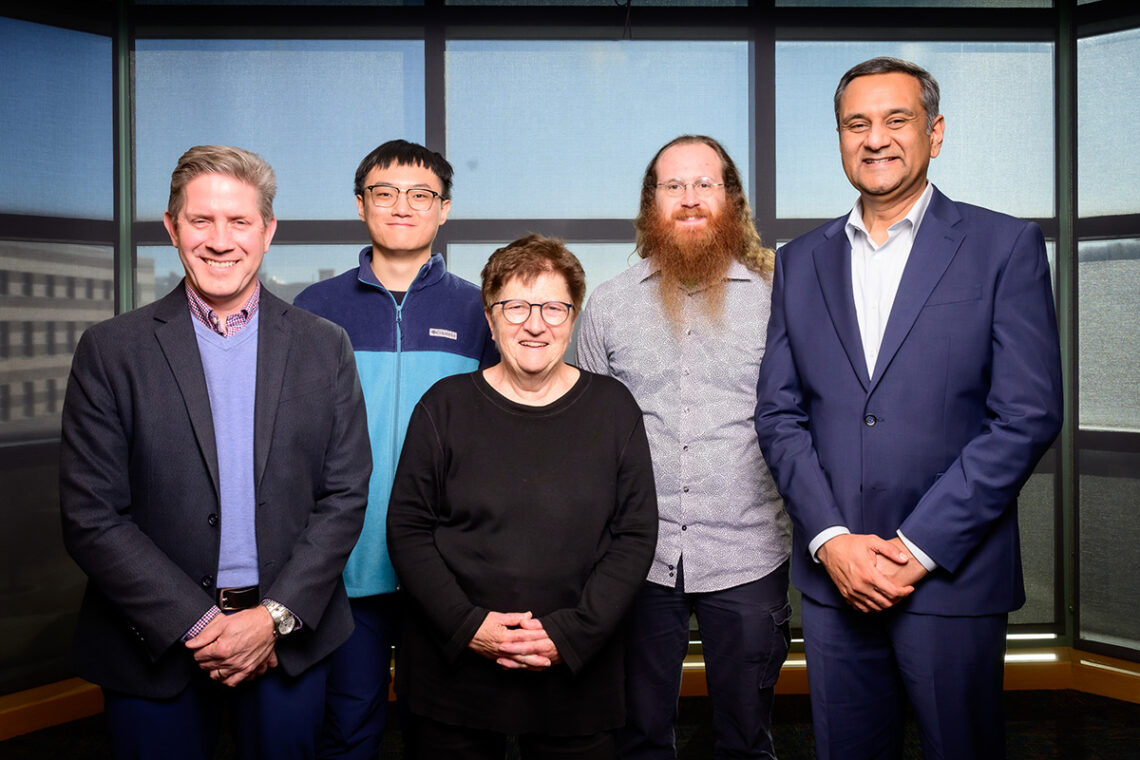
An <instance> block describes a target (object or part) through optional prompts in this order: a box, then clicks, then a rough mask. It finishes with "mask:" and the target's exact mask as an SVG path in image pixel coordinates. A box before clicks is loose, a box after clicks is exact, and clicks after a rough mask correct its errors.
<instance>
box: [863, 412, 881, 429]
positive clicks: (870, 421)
mask: <svg viewBox="0 0 1140 760" xmlns="http://www.w3.org/2000/svg"><path fill="white" fill-rule="evenodd" d="M878 421H879V418H878V417H876V416H875V415H873V414H868V415H867V416H866V417H864V418H863V424H864V425H866V426H867V427H875V423H877V422H878Z"/></svg>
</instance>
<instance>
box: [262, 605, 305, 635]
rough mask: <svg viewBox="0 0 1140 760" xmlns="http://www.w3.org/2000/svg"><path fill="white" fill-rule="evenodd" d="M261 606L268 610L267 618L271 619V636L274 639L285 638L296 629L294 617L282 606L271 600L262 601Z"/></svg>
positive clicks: (295, 618)
mask: <svg viewBox="0 0 1140 760" xmlns="http://www.w3.org/2000/svg"><path fill="white" fill-rule="evenodd" d="M261 606H262V607H264V608H265V609H267V610H269V616H270V617H272V618H273V635H274V636H275V637H277V638H280V637H282V636H287V635H289V634H290V633H292V632H293V629H294V628H296V627H297V617H296V615H294V614H293V613H292V612H290V611H289V609H288V608H287V607H286V606H285V605H284V604H281V603H280V602H275V601H273V600H272V599H262V600H261Z"/></svg>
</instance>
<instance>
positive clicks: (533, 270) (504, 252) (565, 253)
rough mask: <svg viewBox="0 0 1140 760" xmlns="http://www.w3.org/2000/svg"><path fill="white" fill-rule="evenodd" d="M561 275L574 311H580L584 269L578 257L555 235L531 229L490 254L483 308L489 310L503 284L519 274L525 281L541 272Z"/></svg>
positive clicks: (484, 269)
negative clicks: (537, 232)
mask: <svg viewBox="0 0 1140 760" xmlns="http://www.w3.org/2000/svg"><path fill="white" fill-rule="evenodd" d="M548 272H549V273H553V274H559V275H562V279H564V280H565V281H566V288H567V290H569V291H570V300H571V301H572V302H573V304H574V311H575V312H578V313H581V311H582V301H583V299H585V297H586V272H585V271H584V270H583V269H582V263H581V262H580V261H578V257H577V256H575V255H574V254H572V253H570V251H569V249H568V248H566V244H565V243H563V242H562V241H561V240H559V239H558V238H550V237H544V236H542V235H537V234H535V233H531V234H529V235H527V236H525V237H521V238H519V239H518V240H515V241H513V242H510V243H507V244H506V245H505V246H503V247H502V248H500V249H499V250H497V251H495V252H494V253H492V254H491V258H489V259H487V263H486V265H484V267H483V275H482V276H483V308H484V309H485V310H486V311H488V312H489V311H490V310H491V304H492V303H494V302H495V299H496V298H497V297H498V295H499V293H500V292H501V291H502V289H503V287H504V286H505V285H506V284H507V283H508V282H510V281H511V280H512V279H513V278H515V277H518V278H519V279H520V280H522V281H523V282H524V283H531V282H534V280H535V278H536V277H538V276H539V275H541V274H546V273H548Z"/></svg>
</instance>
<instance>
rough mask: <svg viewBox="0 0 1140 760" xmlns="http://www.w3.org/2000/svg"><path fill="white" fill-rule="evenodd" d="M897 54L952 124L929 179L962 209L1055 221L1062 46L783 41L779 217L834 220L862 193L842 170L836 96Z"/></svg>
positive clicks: (778, 87) (779, 102) (778, 48)
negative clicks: (935, 94) (863, 71)
mask: <svg viewBox="0 0 1140 760" xmlns="http://www.w3.org/2000/svg"><path fill="white" fill-rule="evenodd" d="M880 55H891V56H896V57H899V58H905V59H907V60H911V61H914V62H915V63H917V64H919V65H920V66H922V67H923V68H925V69H926V70H927V71H929V72H930V73H931V74H932V75H933V76H934V78H935V79H937V80H938V83H939V85H940V88H941V91H942V98H941V104H940V110H941V111H942V113H943V114H944V115H945V117H946V137H945V142H944V143H943V146H942V153H941V154H940V155H939V156H938V157H937V158H935V159H933V160H932V161H931V164H930V175H929V176H930V179H931V181H932V182H934V184H936V185H937V186H938V188H939V189H940V190H942V191H943V192H944V193H946V194H947V195H948V196H950V197H951V198H953V199H954V200H958V201H965V202H968V203H974V204H977V205H980V206H986V207H989V208H992V209H996V210H998V211H1003V212H1005V213H1007V214H1013V215H1014V216H1020V217H1051V216H1053V215H1054V210H1053V209H1054V193H1053V186H1054V177H1053V160H1054V159H1053V156H1054V145H1053V142H1054V140H1053V120H1054V116H1053V46H1052V45H1051V44H1049V43H1044V42H798V41H796V42H793V41H788V42H778V43H777V44H776V117H775V118H776V189H777V195H776V214H777V215H778V216H780V217H782V218H795V217H808V218H812V217H825V218H826V217H834V216H839V215H840V214H842V213H844V212H846V211H848V210H850V208H851V206H852V204H853V203H854V202H855V199H856V198H857V197H858V193H857V192H856V191H855V189H854V188H853V187H852V186H851V184H850V183H849V182H848V181H847V178H846V176H845V175H844V174H843V169H842V166H841V165H840V161H839V147H838V138H837V136H836V132H835V111H834V108H833V106H832V97H833V95H834V93H835V87H836V85H837V84H838V83H839V78H840V77H841V76H842V75H843V73H844V72H845V71H847V69H849V68H851V67H852V66H854V65H855V64H857V63H859V62H860V61H864V60H866V59H868V58H873V57H875V56H880Z"/></svg>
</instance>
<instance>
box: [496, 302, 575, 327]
mask: <svg viewBox="0 0 1140 760" xmlns="http://www.w3.org/2000/svg"><path fill="white" fill-rule="evenodd" d="M496 306H502V307H503V319H505V320H507V321H508V322H510V323H511V324H512V325H521V324H522V323H523V322H525V321H527V320H528V319H530V313H531V310H533V309H534V307H535V306H537V307H539V308H538V313H539V314H541V315H542V321H543V322H545V323H546V324H548V325H549V326H551V327H558V325H560V324H562V323H563V322H565V321H566V320H567V319H569V317H570V310H571V309H573V308H574V304H572V303H565V302H563V301H547V302H546V303H531V302H529V301H523V300H522V299H518V298H512V299H511V300H509V301H495V303H493V304H491V308H492V309H493V308H495V307H496Z"/></svg>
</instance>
